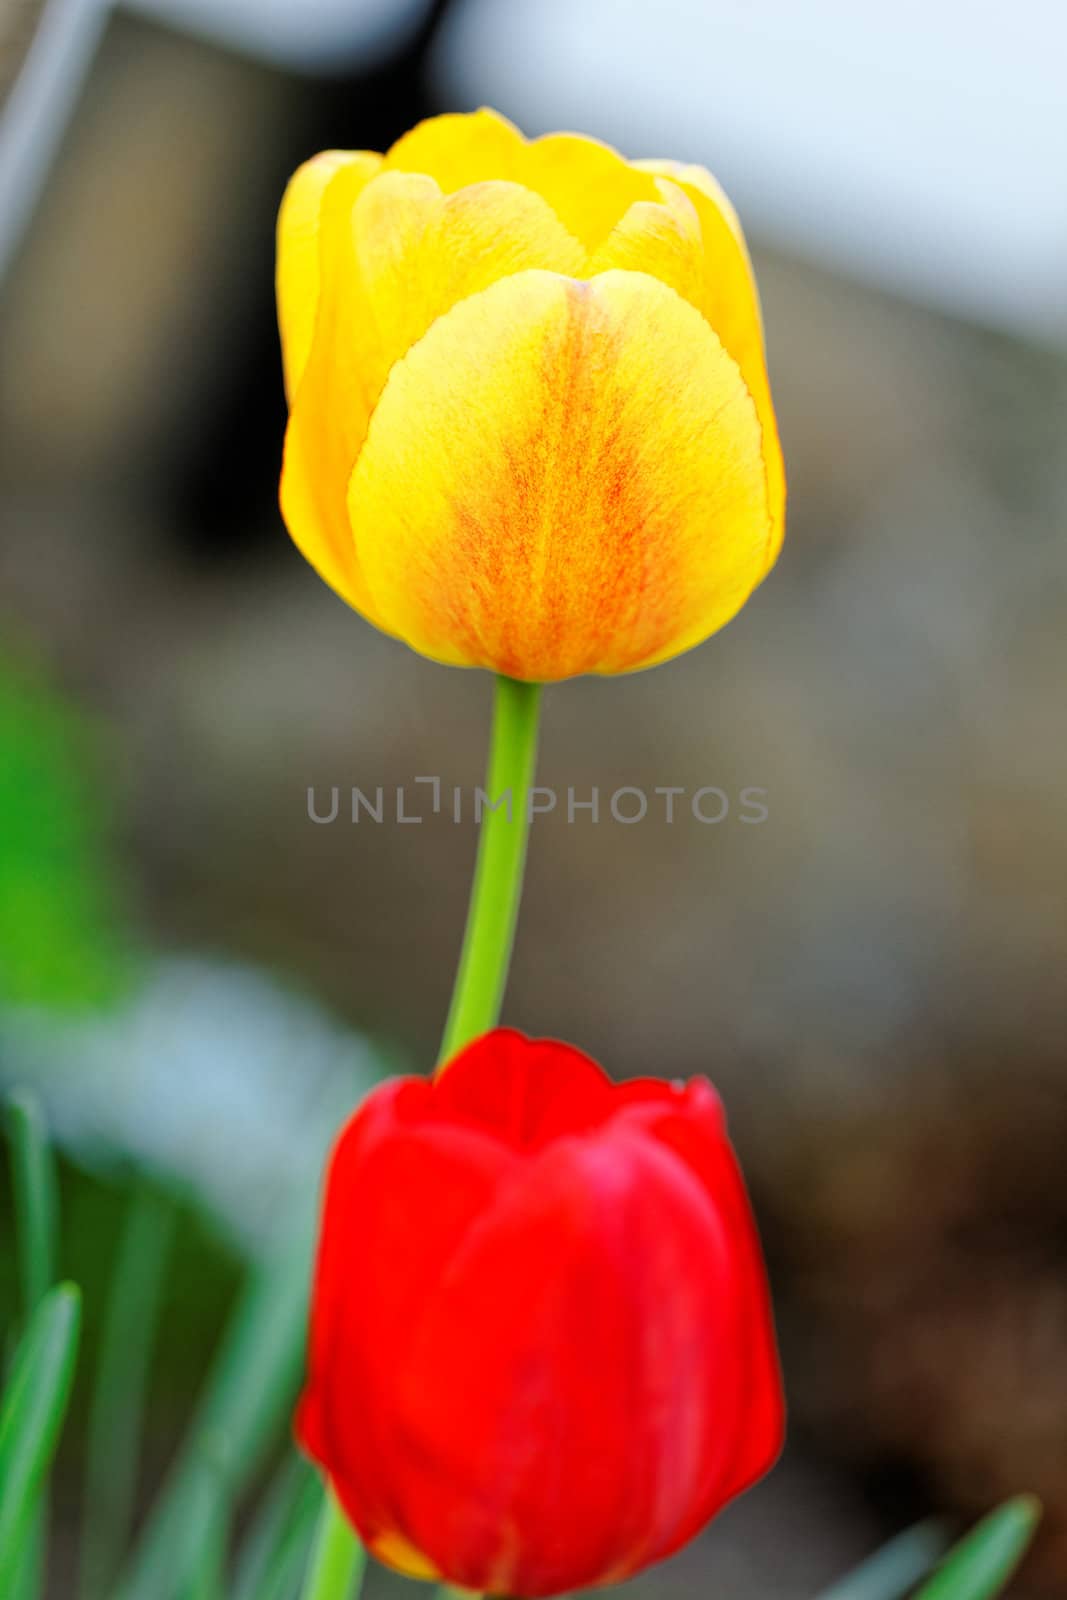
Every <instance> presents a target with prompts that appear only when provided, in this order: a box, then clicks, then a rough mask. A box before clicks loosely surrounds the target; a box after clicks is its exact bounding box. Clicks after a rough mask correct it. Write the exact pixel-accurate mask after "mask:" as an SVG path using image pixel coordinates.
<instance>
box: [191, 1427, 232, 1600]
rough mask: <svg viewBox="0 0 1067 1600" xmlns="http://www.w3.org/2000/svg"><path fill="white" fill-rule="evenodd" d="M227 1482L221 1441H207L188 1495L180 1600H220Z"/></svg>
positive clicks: (224, 1556)
mask: <svg viewBox="0 0 1067 1600" xmlns="http://www.w3.org/2000/svg"><path fill="white" fill-rule="evenodd" d="M227 1478H228V1472H227V1463H226V1459H225V1450H224V1447H223V1446H222V1444H221V1441H218V1440H210V1439H206V1440H205V1441H204V1444H203V1448H202V1450H201V1452H200V1455H199V1457H198V1459H197V1462H196V1468H195V1473H194V1475H193V1479H192V1487H191V1489H190V1491H189V1502H188V1505H189V1510H188V1514H187V1517H186V1521H185V1526H184V1529H183V1533H184V1538H185V1542H186V1546H187V1548H188V1551H189V1557H190V1559H189V1561H188V1563H187V1576H186V1577H185V1579H184V1581H183V1585H182V1588H181V1590H180V1600H223V1589H224V1587H225V1582H226V1546H227V1538H228V1533H229V1523H230V1515H229V1497H228V1495H227V1489H226V1485H227Z"/></svg>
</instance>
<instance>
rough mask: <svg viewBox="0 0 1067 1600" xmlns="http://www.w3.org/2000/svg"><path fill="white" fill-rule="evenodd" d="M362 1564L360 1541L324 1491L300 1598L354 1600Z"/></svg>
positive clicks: (333, 1498)
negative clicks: (322, 1503)
mask: <svg viewBox="0 0 1067 1600" xmlns="http://www.w3.org/2000/svg"><path fill="white" fill-rule="evenodd" d="M366 1566H367V1552H366V1550H365V1549H364V1548H363V1544H362V1541H361V1540H360V1539H359V1538H358V1537H357V1536H356V1534H355V1532H354V1530H353V1529H352V1527H351V1526H350V1524H349V1521H348V1518H347V1517H346V1516H345V1514H344V1512H343V1511H342V1510H341V1507H340V1505H339V1504H338V1502H337V1498H336V1496H335V1495H333V1494H331V1493H330V1492H329V1491H328V1490H327V1493H326V1497H325V1503H324V1506H323V1511H322V1515H321V1516H320V1517H319V1526H318V1532H317V1533H316V1535H315V1545H314V1548H313V1549H312V1552H311V1561H310V1564H309V1566H308V1571H307V1577H306V1578H305V1580H304V1587H303V1590H302V1591H301V1600H354V1597H355V1596H357V1595H358V1594H359V1592H360V1589H361V1587H362V1583H363V1573H364V1571H365V1570H366Z"/></svg>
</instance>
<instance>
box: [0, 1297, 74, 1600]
mask: <svg viewBox="0 0 1067 1600" xmlns="http://www.w3.org/2000/svg"><path fill="white" fill-rule="evenodd" d="M80 1320H81V1296H80V1295H79V1293H78V1290H77V1289H76V1288H75V1287H74V1285H73V1284H69V1283H68V1284H60V1285H59V1287H58V1288H56V1289H52V1290H50V1291H49V1293H48V1294H47V1295H45V1297H44V1299H43V1300H42V1301H41V1304H40V1305H39V1306H38V1308H37V1310H36V1311H35V1312H34V1314H33V1317H32V1318H31V1320H30V1324H29V1327H28V1328H27V1330H26V1333H25V1335H24V1337H23V1339H22V1342H21V1344H20V1345H19V1347H18V1350H17V1351H16V1354H15V1361H14V1364H13V1366H12V1369H11V1377H10V1380H9V1382H8V1385H7V1388H6V1389H5V1391H4V1399H3V1407H2V1409H0V1594H8V1593H10V1590H11V1586H12V1584H13V1582H14V1581H15V1576H14V1575H15V1574H16V1573H17V1572H18V1571H19V1570H20V1568H21V1566H22V1563H23V1562H24V1561H25V1560H27V1559H28V1556H27V1550H28V1548H29V1541H31V1540H32V1538H33V1527H34V1518H35V1513H36V1508H37V1505H38V1504H39V1501H40V1496H41V1493H42V1491H43V1488H44V1482H45V1477H46V1474H47V1471H48V1467H49V1464H50V1462H51V1460H52V1456H53V1454H54V1452H55V1448H56V1445H57V1444H58V1442H59V1433H60V1429H61V1427H62V1424H63V1417H64V1414H65V1412H66V1409H67V1401H68V1399H69V1398H70V1388H71V1383H72V1381H73V1377H74V1364H75V1360H76V1357H77V1350H78V1332H79V1325H80Z"/></svg>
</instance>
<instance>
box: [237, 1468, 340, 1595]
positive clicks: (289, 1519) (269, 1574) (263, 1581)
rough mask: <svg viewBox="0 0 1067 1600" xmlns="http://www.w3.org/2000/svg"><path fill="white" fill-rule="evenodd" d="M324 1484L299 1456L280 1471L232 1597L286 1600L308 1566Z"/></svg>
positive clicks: (247, 1546)
mask: <svg viewBox="0 0 1067 1600" xmlns="http://www.w3.org/2000/svg"><path fill="white" fill-rule="evenodd" d="M321 1505H322V1485H321V1484H320V1482H319V1480H318V1477H317V1476H316V1474H315V1473H314V1471H313V1470H312V1468H311V1467H310V1466H309V1465H308V1463H307V1462H306V1461H304V1460H303V1459H302V1458H301V1457H300V1456H298V1455H290V1456H289V1458H288V1459H287V1460H286V1462H285V1464H284V1466H282V1467H281V1468H280V1469H279V1470H278V1472H277V1473H276V1474H275V1477H274V1481H273V1483H272V1484H271V1486H270V1489H269V1491H268V1493H267V1494H266V1496H265V1497H264V1500H263V1504H262V1506H261V1507H260V1510H259V1513H258V1515H257V1517H256V1520H255V1522H254V1523H253V1525H252V1527H251V1529H250V1530H249V1532H248V1534H247V1536H246V1538H245V1541H244V1545H243V1547H242V1550H241V1555H240V1559H239V1560H238V1563H237V1571H236V1573H235V1575H234V1582H233V1592H232V1596H231V1600H281V1597H284V1596H287V1595H290V1594H292V1592H293V1591H294V1589H295V1588H296V1580H297V1577H298V1575H299V1573H300V1572H302V1571H303V1569H304V1565H305V1564H306V1560H307V1554H308V1551H309V1550H310V1547H311V1535H312V1530H313V1528H314V1526H315V1521H316V1519H317V1517H318V1512H319V1508H320V1506H321Z"/></svg>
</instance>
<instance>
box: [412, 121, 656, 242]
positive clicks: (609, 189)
mask: <svg viewBox="0 0 1067 1600" xmlns="http://www.w3.org/2000/svg"><path fill="white" fill-rule="evenodd" d="M385 166H386V168H387V169H388V170H390V171H395V172H413V173H424V174H426V175H427V176H429V177H431V178H433V179H435V181H436V182H437V183H438V184H439V185H440V187H441V189H443V190H444V192H445V193H446V194H451V193H453V192H454V191H455V190H457V189H461V188H463V187H464V186H466V185H468V184H473V183H481V182H483V181H484V180H486V179H489V178H504V179H510V180H512V181H514V182H516V183H523V184H525V185H526V186H527V187H528V188H529V189H532V190H534V191H535V192H536V193H537V194H539V195H541V196H542V198H543V199H545V200H546V201H547V202H548V204H549V205H550V206H551V207H552V209H553V210H554V211H555V213H556V215H557V216H558V217H559V219H560V221H561V222H562V223H563V225H564V227H565V228H567V230H568V231H569V232H570V233H571V234H573V235H574V236H575V237H576V238H578V239H581V240H582V242H583V244H584V245H585V246H586V248H587V249H591V248H592V247H593V246H595V245H596V244H598V243H599V241H600V240H601V239H602V238H603V237H604V235H605V234H606V233H608V232H609V231H610V229H611V228H612V226H613V224H614V223H615V222H616V221H617V220H618V219H619V217H621V216H622V214H623V212H624V211H625V210H626V209H627V207H628V206H630V205H632V204H633V203H634V202H635V201H637V200H655V198H656V188H655V183H654V181H653V180H652V177H651V176H650V175H648V174H646V173H644V172H642V171H641V170H639V168H638V167H637V166H636V165H635V164H633V163H631V162H628V161H626V160H625V159H624V158H623V157H622V156H620V155H619V154H618V152H617V151H615V150H613V149H612V148H611V147H610V145H606V144H602V143H601V142H600V140H598V139H588V138H586V137H584V136H583V135H581V134H576V133H550V134H546V135H545V136H544V137H543V138H540V139H534V140H531V141H529V142H528V141H527V140H526V139H524V138H523V136H522V134H521V133H520V132H519V130H518V129H517V128H516V127H514V126H513V125H512V123H510V122H508V121H507V119H506V118H505V117H501V116H499V115H498V113H497V112H495V111H490V110H488V109H487V108H486V107H482V109H481V110H479V111H473V112H469V113H464V112H456V113H450V114H448V115H445V116H440V117H430V118H428V119H427V120H426V121H425V122H420V123H419V124H418V126H417V127H415V128H412V130H411V132H410V133H406V134H404V136H403V138H401V139H398V140H397V142H396V144H394V145H393V147H392V149H391V150H390V151H389V153H388V154H387V155H386V157H385Z"/></svg>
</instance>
